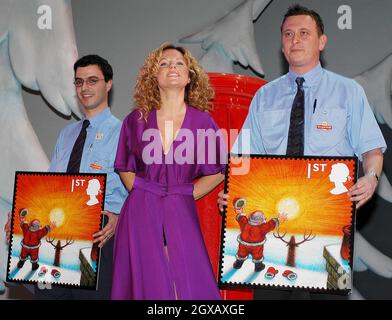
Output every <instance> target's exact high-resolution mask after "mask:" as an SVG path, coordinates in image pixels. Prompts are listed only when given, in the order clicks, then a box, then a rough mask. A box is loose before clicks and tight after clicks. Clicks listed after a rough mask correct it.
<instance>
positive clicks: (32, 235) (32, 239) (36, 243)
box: [20, 222, 50, 262]
mask: <svg viewBox="0 0 392 320" xmlns="http://www.w3.org/2000/svg"><path fill="white" fill-rule="evenodd" d="M20 226H21V228H22V230H23V240H22V242H21V245H22V252H21V254H20V260H21V261H25V260H26V259H27V257H28V256H30V261H31V262H38V252H39V247H40V246H41V239H42V238H43V237H45V236H46V235H47V234H48V232H49V231H50V227H49V226H45V227H43V228H41V229H38V230H36V231H34V230H32V229H31V228H30V226H29V224H28V223H27V222H22V224H21V225H20Z"/></svg>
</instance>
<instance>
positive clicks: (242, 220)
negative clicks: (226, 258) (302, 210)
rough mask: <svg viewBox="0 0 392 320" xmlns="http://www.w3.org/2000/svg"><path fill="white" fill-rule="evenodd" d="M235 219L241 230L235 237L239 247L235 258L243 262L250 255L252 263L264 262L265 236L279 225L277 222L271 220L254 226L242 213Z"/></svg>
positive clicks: (274, 219) (276, 220) (273, 219)
mask: <svg viewBox="0 0 392 320" xmlns="http://www.w3.org/2000/svg"><path fill="white" fill-rule="evenodd" d="M236 219H237V221H238V224H239V225H240V230H241V233H240V234H239V235H238V237H237V241H238V243H239V245H238V251H237V255H236V258H237V259H238V260H241V261H243V260H246V259H247V257H248V255H251V256H252V258H253V262H255V263H257V262H262V261H263V260H264V254H263V252H264V243H265V241H266V238H265V236H266V235H267V233H269V232H270V231H272V230H273V229H275V227H276V226H277V225H278V224H279V220H278V219H276V218H272V219H271V220H269V221H268V222H262V223H260V224H254V223H252V221H251V220H249V218H248V217H247V216H246V215H245V214H243V213H241V214H238V215H237V216H236Z"/></svg>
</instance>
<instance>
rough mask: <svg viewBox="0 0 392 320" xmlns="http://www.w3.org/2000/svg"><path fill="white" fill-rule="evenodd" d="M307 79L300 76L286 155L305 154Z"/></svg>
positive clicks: (292, 111)
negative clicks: (305, 86)
mask: <svg viewBox="0 0 392 320" xmlns="http://www.w3.org/2000/svg"><path fill="white" fill-rule="evenodd" d="M304 81H305V79H304V78H302V77H298V78H297V79H295V82H296V83H297V94H296V95H295V98H294V102H293V106H292V108H291V115H290V128H289V136H288V140H287V150H286V155H288V156H303V155H304V128H305V126H304V124H305V94H304V88H303V86H302V85H303V83H304Z"/></svg>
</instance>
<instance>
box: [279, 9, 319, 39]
mask: <svg viewBox="0 0 392 320" xmlns="http://www.w3.org/2000/svg"><path fill="white" fill-rule="evenodd" d="M302 15H305V16H310V17H312V18H313V20H314V22H316V26H317V31H318V34H319V36H321V35H323V34H324V23H323V20H322V19H321V17H320V15H319V14H318V13H317V12H316V11H313V10H310V9H308V8H306V7H303V6H300V5H299V4H295V5H293V6H291V7H289V9H288V10H287V12H286V14H285V15H284V18H283V21H282V24H281V26H280V31H281V32H282V30H283V24H284V22H285V21H286V19H287V18H288V17H292V16H302Z"/></svg>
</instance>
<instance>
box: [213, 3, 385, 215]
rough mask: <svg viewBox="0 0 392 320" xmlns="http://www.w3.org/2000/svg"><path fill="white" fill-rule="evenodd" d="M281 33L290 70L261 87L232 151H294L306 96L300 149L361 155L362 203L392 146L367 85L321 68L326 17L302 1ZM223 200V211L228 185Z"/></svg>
mask: <svg viewBox="0 0 392 320" xmlns="http://www.w3.org/2000/svg"><path fill="white" fill-rule="evenodd" d="M281 35H282V38H281V40H282V52H283V54H284V56H285V58H286V60H287V62H288V65H289V72H288V73H287V74H285V75H283V76H282V77H280V78H278V79H276V80H274V81H271V82H270V83H268V84H266V85H265V86H263V87H262V88H260V89H259V90H258V91H257V93H256V95H255V97H254V98H253V100H252V103H251V106H250V109H249V114H248V116H247V118H246V120H245V123H244V125H243V127H242V130H241V133H240V135H239V137H238V138H237V141H236V143H235V144H234V146H233V149H232V152H233V153H242V154H249V153H251V154H267V155H284V154H286V152H287V154H292V153H289V152H288V151H289V146H288V144H289V141H290V139H291V140H292V137H291V136H290V132H291V131H292V129H293V126H292V125H291V122H292V118H293V115H292V113H293V110H294V108H295V107H294V103H296V101H297V99H298V100H300V99H302V104H303V105H304V107H303V109H302V115H301V117H302V122H300V123H299V124H298V123H297V124H296V125H295V126H294V131H295V130H296V129H298V127H301V130H302V136H301V140H302V141H299V144H300V150H301V151H300V153H299V154H303V155H314V156H353V155H357V156H358V158H359V159H360V160H361V161H362V165H363V171H364V173H365V174H364V176H362V177H360V178H359V179H358V181H357V183H356V184H355V185H354V186H353V187H352V188H351V189H350V190H349V191H348V194H349V196H350V200H351V201H353V202H355V203H356V207H357V208H360V207H361V206H362V205H363V204H364V203H366V202H367V201H368V200H369V199H370V198H371V197H372V196H373V194H374V192H375V190H376V187H377V184H378V177H379V176H380V174H381V172H382V165H383V152H384V151H385V149H386V143H385V140H384V138H383V136H382V134H381V131H380V128H379V126H378V124H377V122H376V120H375V117H374V115H373V113H372V110H371V109H370V106H369V103H368V101H367V98H366V95H365V93H364V90H363V89H362V87H361V86H360V85H359V84H358V83H356V82H355V81H354V80H351V79H348V78H345V77H342V76H340V75H337V74H335V73H332V72H330V71H327V70H325V69H323V68H322V67H321V65H320V53H321V51H323V50H324V48H325V45H326V43H327V36H326V35H325V34H324V26H323V22H322V20H321V18H320V16H319V15H318V14H317V13H316V12H314V11H313V10H309V9H307V8H304V7H301V6H299V5H296V6H293V7H291V8H289V10H288V12H287V13H286V15H285V17H284V19H283V22H282V25H281ZM299 91H301V92H302V97H301V98H298V92H299ZM293 101H294V103H293ZM245 137H249V139H246V138H245ZM294 139H297V138H294ZM297 142H298V141H297ZM290 150H291V149H290ZM218 205H219V208H220V210H221V211H223V206H227V205H228V195H227V194H224V192H223V190H222V191H221V192H220V193H219V197H218Z"/></svg>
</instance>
